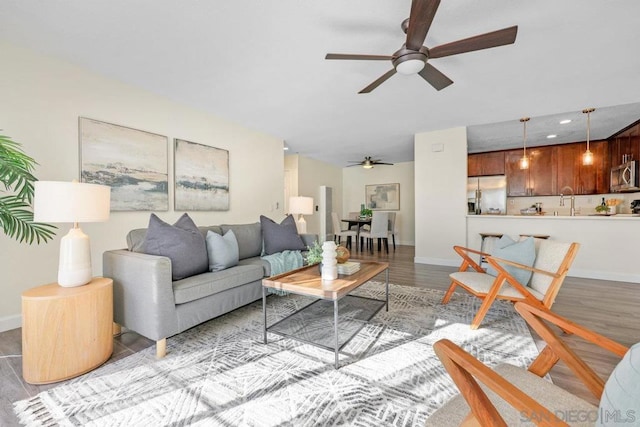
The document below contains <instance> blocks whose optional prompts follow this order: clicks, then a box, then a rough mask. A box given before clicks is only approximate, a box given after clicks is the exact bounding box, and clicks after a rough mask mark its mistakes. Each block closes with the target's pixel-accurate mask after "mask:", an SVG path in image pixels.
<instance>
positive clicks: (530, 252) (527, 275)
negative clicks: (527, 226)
mask: <svg viewBox="0 0 640 427" xmlns="http://www.w3.org/2000/svg"><path fill="white" fill-rule="evenodd" d="M503 237H504V236H503ZM506 237H508V236H506ZM509 240H510V241H511V242H512V243H511V244H508V243H507V244H506V245H505V244H504V243H505V242H508V241H509ZM491 255H492V256H494V257H496V258H502V259H506V260H507V261H513V262H517V263H519V264H524V265H526V266H527V267H531V266H533V263H534V261H535V260H536V247H535V243H534V241H533V237H527V238H526V239H524V240H522V241H520V242H513V239H511V238H510V237H508V240H507V239H505V240H504V241H503V239H502V238H501V239H500V240H498V242H497V243H496V248H495V249H494V250H493V253H492V254H491ZM502 266H503V267H504V269H505V270H507V272H508V273H509V274H511V275H512V276H513V278H514V279H516V280H517V281H518V283H520V284H521V285H523V286H527V284H528V283H529V279H531V274H532V272H531V271H529V270H524V269H522V268H518V267H514V266H511V265H506V264H502ZM487 274H490V275H492V276H497V275H498V271H497V270H496V269H495V268H493V267H492V266H489V267H487Z"/></svg>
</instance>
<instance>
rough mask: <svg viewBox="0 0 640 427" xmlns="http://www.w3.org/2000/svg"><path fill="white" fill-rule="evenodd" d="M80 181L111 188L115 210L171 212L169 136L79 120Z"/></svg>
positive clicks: (96, 121) (112, 204)
mask: <svg viewBox="0 0 640 427" xmlns="http://www.w3.org/2000/svg"><path fill="white" fill-rule="evenodd" d="M79 127H80V129H79V135H80V179H81V181H82V182H89V183H95V184H103V185H108V186H109V187H111V210H112V211H166V210H169V185H168V169H169V160H168V145H169V144H168V143H169V140H168V139H167V137H166V136H162V135H157V134H155V133H150V132H145V131H141V130H137V129H131V128H128V127H124V126H119V125H114V124H111V123H105V122H100V121H98V120H93V119H87V118H84V117H80V118H79Z"/></svg>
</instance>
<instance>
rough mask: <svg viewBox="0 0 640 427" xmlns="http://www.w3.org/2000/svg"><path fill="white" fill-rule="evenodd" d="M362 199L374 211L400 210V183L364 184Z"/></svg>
mask: <svg viewBox="0 0 640 427" xmlns="http://www.w3.org/2000/svg"><path fill="white" fill-rule="evenodd" d="M364 199H365V200H366V201H367V207H368V208H369V209H371V210H374V211H398V210H400V184H397V183H396V184H375V185H365V189H364Z"/></svg>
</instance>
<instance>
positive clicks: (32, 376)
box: [22, 277, 113, 384]
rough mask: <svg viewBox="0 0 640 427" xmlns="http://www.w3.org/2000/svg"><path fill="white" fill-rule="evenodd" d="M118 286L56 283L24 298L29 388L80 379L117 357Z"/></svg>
mask: <svg viewBox="0 0 640 427" xmlns="http://www.w3.org/2000/svg"><path fill="white" fill-rule="evenodd" d="M112 328H113V280H111V279H106V278H103V277H94V278H93V279H92V280H91V282H89V283H88V284H86V285H84V286H78V287H75V288H64V287H61V286H60V285H58V284H57V283H51V284H48V285H43V286H38V287H37V288H33V289H29V290H27V291H25V292H24V293H23V294H22V376H23V377H24V380H25V381H26V382H28V383H30V384H48V383H53V382H57V381H62V380H67V379H69V378H73V377H77V376H78V375H82V374H84V373H86V372H89V371H90V370H92V369H95V368H97V367H98V366H100V365H102V364H103V363H104V362H106V361H107V360H108V359H109V357H110V356H111V353H112V352H113V333H112V332H113V329H112Z"/></svg>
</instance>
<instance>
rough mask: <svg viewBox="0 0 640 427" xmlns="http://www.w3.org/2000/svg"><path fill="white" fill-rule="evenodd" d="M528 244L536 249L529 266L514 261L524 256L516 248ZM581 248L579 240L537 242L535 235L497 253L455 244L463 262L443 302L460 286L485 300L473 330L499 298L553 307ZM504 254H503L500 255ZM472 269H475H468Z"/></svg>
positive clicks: (452, 278)
mask: <svg viewBox="0 0 640 427" xmlns="http://www.w3.org/2000/svg"><path fill="white" fill-rule="evenodd" d="M527 243H530V244H531V245H532V246H533V248H532V249H531V250H533V251H534V255H533V259H531V258H529V261H531V262H529V265H526V264H523V263H522V262H523V261H521V262H514V260H515V259H522V257H521V254H519V253H517V252H516V251H520V249H522V248H523V247H524V246H525V245H526V244H527ZM516 245H522V247H516ZM579 247H580V244H578V243H565V242H558V241H555V240H540V239H536V240H535V241H534V239H533V237H529V238H527V239H525V240H523V241H520V242H518V243H514V245H510V246H507V247H505V248H500V249H501V250H498V249H496V250H494V252H493V253H494V255H490V254H488V253H483V252H480V251H476V250H473V249H469V248H464V247H462V246H454V247H453V249H454V250H455V251H456V253H457V254H458V255H460V256H461V257H462V264H461V265H460V268H459V269H458V271H457V272H455V273H451V274H450V275H449V277H450V278H451V285H450V286H449V289H448V290H447V293H446V294H445V296H444V298H442V304H446V303H448V302H449V300H450V299H451V296H452V295H453V292H454V291H455V289H456V288H457V287H461V288H462V289H464V290H465V291H467V292H469V293H471V294H473V295H475V296H476V297H478V298H480V299H482V300H483V301H482V304H481V305H480V308H479V309H478V312H477V313H476V315H475V317H474V319H473V321H472V322H471V329H478V327H479V326H480V323H481V322H482V319H484V316H485V315H486V314H487V311H489V308H490V307H491V304H493V301H495V300H496V299H502V300H508V301H513V302H515V301H526V302H528V303H529V304H531V305H535V306H538V307H544V308H551V306H552V305H553V302H554V301H555V299H556V296H557V295H558V292H559V291H560V287H561V286H562V283H563V282H564V279H565V277H566V276H567V273H568V272H569V268H570V267H571V264H572V263H573V260H574V259H575V257H576V254H577V252H578V248H579ZM509 248H512V249H511V250H510V249H509ZM469 253H472V254H477V255H480V257H483V258H484V260H485V261H486V262H487V263H488V264H489V266H490V267H491V268H487V270H486V271H485V269H483V268H482V267H480V265H478V263H477V262H476V261H474V260H473V259H472V258H471V257H470V256H469ZM502 254H504V255H503V256H502V258H500V257H499V256H500V255H502ZM516 255H517V256H516ZM505 257H506V258H512V259H511V260H509V259H505ZM469 268H472V269H473V270H472V271H467V270H468V269H469ZM516 277H517V278H516Z"/></svg>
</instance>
